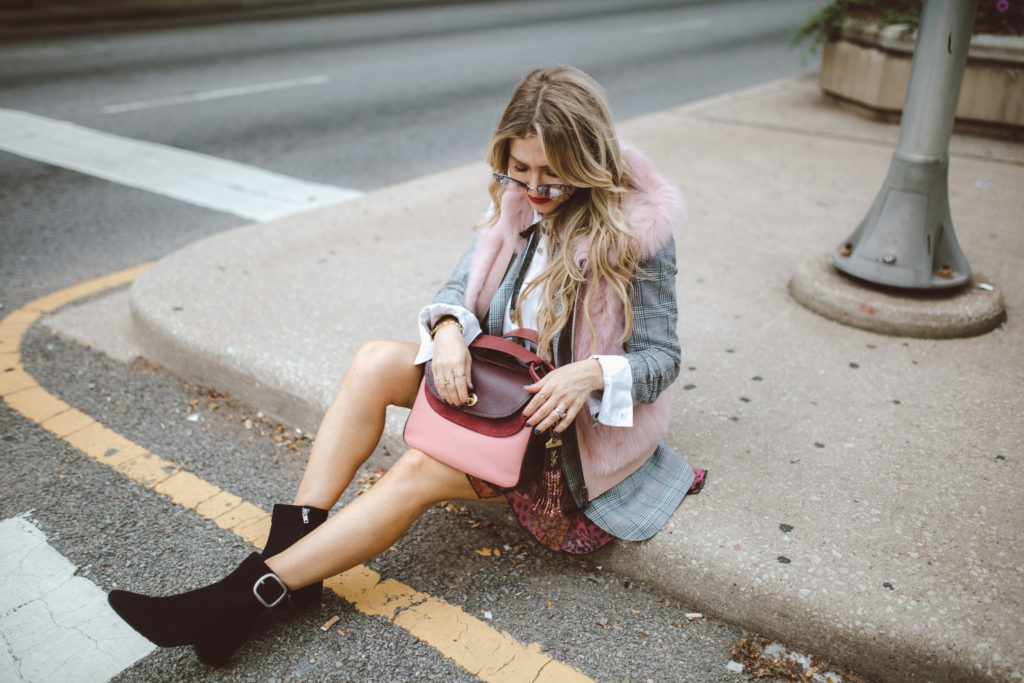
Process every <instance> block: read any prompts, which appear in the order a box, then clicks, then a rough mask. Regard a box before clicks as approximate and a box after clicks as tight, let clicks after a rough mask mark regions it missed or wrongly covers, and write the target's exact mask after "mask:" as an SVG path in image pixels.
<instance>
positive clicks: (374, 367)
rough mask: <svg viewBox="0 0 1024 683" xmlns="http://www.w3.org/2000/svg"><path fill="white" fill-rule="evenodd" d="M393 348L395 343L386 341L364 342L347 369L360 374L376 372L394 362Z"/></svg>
mask: <svg viewBox="0 0 1024 683" xmlns="http://www.w3.org/2000/svg"><path fill="white" fill-rule="evenodd" d="M395 346H396V345H395V342H392V341H386V340H378V341H368V342H364V343H363V345H362V346H360V347H359V348H358V349H357V350H356V353H355V355H354V356H353V357H352V362H351V363H350V364H349V367H350V368H352V369H354V370H357V371H360V372H362V371H369V372H378V371H380V370H381V369H384V368H386V367H388V366H389V365H391V364H392V363H394V362H395V348H394V347H395Z"/></svg>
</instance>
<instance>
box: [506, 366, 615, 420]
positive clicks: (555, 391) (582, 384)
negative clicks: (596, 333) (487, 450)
mask: <svg viewBox="0 0 1024 683" xmlns="http://www.w3.org/2000/svg"><path fill="white" fill-rule="evenodd" d="M603 388H604V372H603V371H602V370H601V363H600V362H599V361H598V360H597V359H596V358H589V359H587V360H581V361H576V362H575V363H570V364H569V365H563V366H562V367H560V368H556V369H555V370H552V371H551V372H549V373H548V374H546V375H544V376H543V377H541V378H540V380H539V381H537V382H534V383H533V384H530V385H529V386H527V387H526V390H527V391H528V392H530V393H531V394H536V396H534V397H533V398H532V399H530V402H529V403H527V404H526V409H525V410H523V415H526V417H527V418H528V419H527V420H526V424H528V425H530V426H531V427H533V428H534V429H536V430H537V431H540V432H544V431H547V430H548V429H550V428H551V427H554V428H555V431H556V432H558V433H559V434H561V433H562V432H564V431H565V430H566V429H567V428H568V427H569V425H570V424H571V423H572V421H573V420H574V419H575V418H576V416H577V415H578V414H579V412H580V410H582V409H583V407H584V406H585V405H586V403H587V396H589V395H590V393H591V392H592V391H597V390H600V389H603Z"/></svg>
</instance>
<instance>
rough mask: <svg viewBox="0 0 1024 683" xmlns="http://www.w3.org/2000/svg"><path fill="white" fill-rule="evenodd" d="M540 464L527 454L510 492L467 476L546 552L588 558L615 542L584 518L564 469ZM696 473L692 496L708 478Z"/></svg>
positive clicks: (531, 455) (691, 490)
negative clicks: (500, 500)
mask: <svg viewBox="0 0 1024 683" xmlns="http://www.w3.org/2000/svg"><path fill="white" fill-rule="evenodd" d="M532 450H533V449H531V451H532ZM540 461H541V457H540V454H538V453H533V452H531V453H528V454H527V461H526V462H525V463H524V464H523V474H522V476H521V477H520V478H519V483H517V484H516V485H515V486H513V487H511V488H504V487H501V486H497V485H496V484H492V483H490V482H488V481H484V480H483V479H480V478H478V477H473V476H470V475H466V476H467V478H468V479H469V483H470V484H472V486H473V489H474V490H475V491H476V493H477V495H478V496H480V497H481V498H494V497H495V496H501V495H503V496H505V497H506V498H507V499H508V502H509V505H510V506H511V507H512V512H513V513H514V514H515V516H516V519H517V520H519V524H520V525H522V527H523V528H524V529H526V531H528V532H529V533H530V535H531V536H533V537H534V538H535V539H537V541H538V542H540V544H541V545H543V546H544V547H545V548H548V549H550V550H555V551H558V552H563V553H570V554H572V555H586V554H587V553H592V552H594V551H595V550H597V549H598V548H601V547H603V546H605V545H607V544H608V543H609V542H610V541H611V540H612V539H613V538H615V537H614V536H612V535H611V534H609V533H608V532H607V531H605V530H604V529H602V528H601V527H599V526H597V525H596V524H594V523H593V522H592V521H590V520H589V519H588V518H587V516H586V515H584V514H583V512H582V511H581V510H580V508H579V506H578V505H577V504H576V500H575V499H574V498H573V497H572V492H571V491H570V490H569V486H568V484H567V483H566V481H565V476H563V475H562V471H561V467H560V466H559V467H558V468H557V470H550V469H545V468H544V467H543V466H542V464H541V462H540ZM693 471H694V474H696V475H697V476H696V479H694V480H693V485H692V486H690V490H689V493H691V494H692V493H697V492H698V491H700V489H701V488H702V487H703V486H704V479H705V477H706V475H707V470H699V469H697V468H694V469H693Z"/></svg>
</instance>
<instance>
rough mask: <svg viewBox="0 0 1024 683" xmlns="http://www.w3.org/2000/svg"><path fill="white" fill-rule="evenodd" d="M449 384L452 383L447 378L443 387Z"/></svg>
mask: <svg viewBox="0 0 1024 683" xmlns="http://www.w3.org/2000/svg"><path fill="white" fill-rule="evenodd" d="M451 383H452V381H451V380H450V379H448V378H447V377H445V378H444V385H445V386H448V385H449V384H451Z"/></svg>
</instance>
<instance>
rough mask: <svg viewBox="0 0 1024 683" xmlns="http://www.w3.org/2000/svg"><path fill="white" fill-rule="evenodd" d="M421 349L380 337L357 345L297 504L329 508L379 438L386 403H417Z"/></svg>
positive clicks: (326, 417)
mask: <svg viewBox="0 0 1024 683" xmlns="http://www.w3.org/2000/svg"><path fill="white" fill-rule="evenodd" d="M417 349H418V347H417V346H416V345H415V344H410V343H407V342H398V341H375V342H368V343H366V344H363V346H361V347H360V348H359V350H358V351H356V354H355V356H354V357H353V358H352V362H351V363H350V364H349V366H348V370H347V371H346V372H345V378H344V379H343V380H342V381H341V386H340V387H339V388H338V393H337V394H336V395H335V396H334V401H332V402H331V406H330V407H329V408H328V409H327V413H326V414H325V415H324V418H323V420H322V421H321V422H320V428H319V429H318V430H317V434H316V440H315V441H314V442H313V449H312V452H311V453H310V456H309V464H308V465H306V472H305V474H303V476H302V482H301V483H300V484H299V490H298V492H297V493H296V494H295V504H296V505H309V506H312V507H318V508H322V509H325V510H329V509H330V508H331V506H332V505H334V504H335V503H336V502H337V500H338V498H339V497H340V496H341V493H342V492H343V491H344V490H345V487H347V486H348V485H349V483H350V482H351V481H352V477H354V476H355V473H356V469H357V468H358V467H359V466H360V465H361V464H363V462H364V461H365V460H366V459H367V458H368V457H370V453H372V452H373V449H374V448H375V447H376V445H377V442H378V441H380V436H381V434H382V433H383V431H384V417H385V409H386V408H387V406H389V405H398V406H405V407H411V406H412V404H413V401H414V400H415V399H416V390H417V388H418V387H419V381H420V377H421V375H422V370H421V368H420V367H419V366H415V365H413V360H414V359H415V358H416V351H417Z"/></svg>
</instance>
